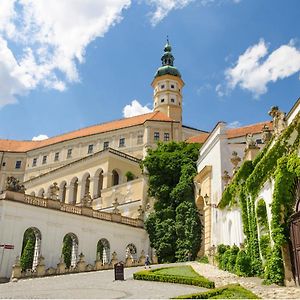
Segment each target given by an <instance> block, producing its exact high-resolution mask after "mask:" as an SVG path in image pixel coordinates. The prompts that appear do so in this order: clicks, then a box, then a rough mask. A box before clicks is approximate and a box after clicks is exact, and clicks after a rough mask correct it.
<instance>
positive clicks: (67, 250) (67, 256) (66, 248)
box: [62, 234, 72, 268]
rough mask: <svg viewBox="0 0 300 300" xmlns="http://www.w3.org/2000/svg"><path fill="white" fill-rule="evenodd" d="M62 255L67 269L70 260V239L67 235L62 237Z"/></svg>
mask: <svg viewBox="0 0 300 300" xmlns="http://www.w3.org/2000/svg"><path fill="white" fill-rule="evenodd" d="M62 254H63V255H64V261H65V264H66V266H67V268H70V266H71V259H72V237H71V236H70V235H69V234H67V235H66V236H65V237H64V240H63V248H62Z"/></svg>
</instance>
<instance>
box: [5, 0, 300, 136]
mask: <svg viewBox="0 0 300 300" xmlns="http://www.w3.org/2000/svg"><path fill="white" fill-rule="evenodd" d="M50 3H51V4H50ZM299 11H300V2H299V1H298V0H288V1H286V0H276V1H274V0H239V1H237V0H194V1H190V0H131V1H130V0H113V1H112V0H101V1H98V0H89V1H84V0H82V1H80V0H76V1H75V0H74V1H69V0H65V1H58V0H57V1H51V2H49V1H46V0H39V1H37V0H35V1H33V0H27V1H25V0H0V106H1V108H0V138H8V139H32V138H33V137H34V136H38V135H40V134H44V135H47V136H54V135H57V134H61V133H64V132H68V131H71V130H75V129H78V128H81V127H85V126H89V125H92V124H97V123H102V122H106V121H111V120H114V119H120V118H122V117H123V109H124V107H125V106H126V105H131V104H132V101H133V100H137V101H138V102H139V103H140V104H141V106H147V107H148V109H152V88H151V86H150V84H151V81H152V79H153V75H154V73H155V71H156V69H157V68H158V67H159V66H160V64H161V62H160V57H161V55H162V53H163V46H164V44H165V42H166V35H169V38H170V42H171V44H172V47H173V55H174V56H175V65H176V66H177V67H178V69H179V70H180V72H181V74H182V78H183V80H184V81H185V83H186V86H185V88H184V106H183V110H184V112H183V121H184V124H186V125H189V126H193V127H197V128H200V129H204V130H211V129H212V128H213V127H214V125H215V123H216V122H218V121H220V120H223V121H226V122H228V123H232V124H233V126H235V125H247V124H251V123H255V122H260V121H264V120H267V119H269V116H268V114H267V112H268V110H269V108H270V107H271V106H272V105H278V106H279V107H280V108H281V109H282V110H283V111H286V112H287V111H289V109H290V108H291V107H292V105H293V104H294V102H295V101H296V100H297V99H298V97H299V96H300V93H299V91H300V81H299V76H300V75H299V74H300V40H299V38H300V29H299V28H300V27H299V23H298V21H297V20H299ZM141 109H142V111H147V108H143V107H141ZM139 111H141V110H138V111H137V107H136V106H130V107H127V110H126V112H127V113H128V112H129V113H131V114H134V113H138V112H139Z"/></svg>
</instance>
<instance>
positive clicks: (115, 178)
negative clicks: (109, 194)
mask: <svg viewBox="0 0 300 300" xmlns="http://www.w3.org/2000/svg"><path fill="white" fill-rule="evenodd" d="M119 180H120V176H119V174H118V172H117V171H116V170H113V171H112V185H113V186H114V185H118V184H119Z"/></svg>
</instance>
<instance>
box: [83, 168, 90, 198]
mask: <svg viewBox="0 0 300 300" xmlns="http://www.w3.org/2000/svg"><path fill="white" fill-rule="evenodd" d="M90 181H91V180H90V174H89V173H87V174H85V175H84V176H83V177H82V181H81V182H82V193H81V198H83V197H84V196H85V195H87V194H89V192H90Z"/></svg>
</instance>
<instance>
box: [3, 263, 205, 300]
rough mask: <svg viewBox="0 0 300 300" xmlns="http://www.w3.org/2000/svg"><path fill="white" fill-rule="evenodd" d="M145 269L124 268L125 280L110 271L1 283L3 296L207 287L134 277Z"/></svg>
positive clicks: (130, 294)
mask: <svg viewBox="0 0 300 300" xmlns="http://www.w3.org/2000/svg"><path fill="white" fill-rule="evenodd" d="M164 266H165V265H164ZM157 267H159V266H155V268H157ZM142 269H143V267H135V268H128V269H125V281H114V280H113V279H114V271H113V270H107V271H98V272H91V273H81V274H70V275H61V276H54V277H44V278H35V279H27V280H19V281H18V282H9V283H5V284H0V298H35V299H37V298H69V299H74V298H77V299H78V298H106V299H121V298H131V299H137V298H140V299H147V298H148V299H149V298H156V299H168V298H171V297H174V296H178V295H182V294H187V293H194V292H201V291H205V290H206V289H204V288H197V287H193V286H189V285H181V284H180V285H179V284H172V283H162V282H151V281H140V280H133V277H132V276H133V273H134V272H136V271H139V270H142Z"/></svg>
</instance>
